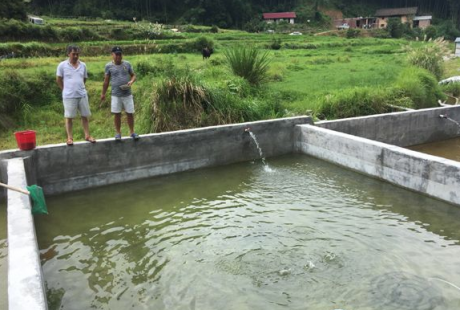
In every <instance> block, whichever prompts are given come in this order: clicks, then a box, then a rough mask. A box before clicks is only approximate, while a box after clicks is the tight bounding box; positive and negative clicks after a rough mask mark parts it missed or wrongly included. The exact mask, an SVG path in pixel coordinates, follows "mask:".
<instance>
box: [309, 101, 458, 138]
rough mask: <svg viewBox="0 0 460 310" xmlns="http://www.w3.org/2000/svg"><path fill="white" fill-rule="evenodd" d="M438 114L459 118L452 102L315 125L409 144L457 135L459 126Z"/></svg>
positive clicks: (365, 136) (456, 108) (359, 135)
mask: <svg viewBox="0 0 460 310" xmlns="http://www.w3.org/2000/svg"><path fill="white" fill-rule="evenodd" d="M440 114H443V115H444V114H447V116H448V117H450V118H452V119H454V120H456V121H457V122H460V106H453V107H447V108H434V109H425V110H417V111H409V112H396V113H389V114H378V115H371V116H364V117H354V118H346V119H340V120H336V121H323V122H317V123H316V125H317V126H319V127H323V128H328V129H332V130H335V131H340V132H343V133H347V134H351V135H355V136H358V137H363V138H367V139H372V140H375V141H380V142H385V143H388V144H394V145H397V146H410V145H417V144H424V143H428V142H434V141H440V140H445V139H449V138H453V137H455V136H458V135H460V128H459V127H458V126H457V125H456V124H454V123H453V122H451V121H449V120H447V119H443V118H440V117H439V115H440Z"/></svg>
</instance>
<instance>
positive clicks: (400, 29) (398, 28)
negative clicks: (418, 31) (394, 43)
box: [387, 17, 404, 39]
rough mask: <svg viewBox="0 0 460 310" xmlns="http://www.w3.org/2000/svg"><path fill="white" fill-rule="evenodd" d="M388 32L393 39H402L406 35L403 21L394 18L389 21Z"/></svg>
mask: <svg viewBox="0 0 460 310" xmlns="http://www.w3.org/2000/svg"><path fill="white" fill-rule="evenodd" d="M387 31H388V33H389V34H390V37H392V38H396V39H398V38H401V37H402V36H403V34H404V25H403V24H402V23H401V19H399V18H396V17H392V18H390V19H389V20H388V25H387Z"/></svg>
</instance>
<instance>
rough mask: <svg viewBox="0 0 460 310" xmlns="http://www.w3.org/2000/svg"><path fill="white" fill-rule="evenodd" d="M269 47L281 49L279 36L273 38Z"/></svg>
mask: <svg viewBox="0 0 460 310" xmlns="http://www.w3.org/2000/svg"><path fill="white" fill-rule="evenodd" d="M270 48H271V49H272V50H279V49H281V39H280V38H276V39H273V40H272V42H271V44H270Z"/></svg>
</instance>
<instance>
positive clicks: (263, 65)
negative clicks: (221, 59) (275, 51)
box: [224, 47, 270, 86]
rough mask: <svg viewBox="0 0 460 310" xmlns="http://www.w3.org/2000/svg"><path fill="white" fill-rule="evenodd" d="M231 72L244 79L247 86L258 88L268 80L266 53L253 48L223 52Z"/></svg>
mask: <svg viewBox="0 0 460 310" xmlns="http://www.w3.org/2000/svg"><path fill="white" fill-rule="evenodd" d="M224 55H225V58H226V60H227V64H228V66H229V67H230V69H231V70H232V72H233V73H234V74H235V75H237V76H241V77H242V78H245V79H246V80H247V81H248V82H249V84H251V85H254V86H258V85H260V84H262V83H263V82H265V81H267V79H268V65H269V64H270V59H269V58H268V52H264V53H262V52H261V51H260V50H258V49H257V48H254V47H236V48H232V49H228V50H225V51H224Z"/></svg>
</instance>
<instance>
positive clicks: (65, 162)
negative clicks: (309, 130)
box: [0, 117, 312, 194]
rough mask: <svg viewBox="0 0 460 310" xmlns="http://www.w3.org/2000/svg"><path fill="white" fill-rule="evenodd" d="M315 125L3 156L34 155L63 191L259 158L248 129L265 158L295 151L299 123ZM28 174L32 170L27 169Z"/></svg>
mask: <svg viewBox="0 0 460 310" xmlns="http://www.w3.org/2000/svg"><path fill="white" fill-rule="evenodd" d="M307 123H309V124H312V120H311V118H309V117H292V118H284V119H275V120H268V121H258V122H251V123H242V124H236V125H224V126H214V127H207V128H199V129H191V130H182V131H176V132H167V133H159V134H149V135H144V136H142V137H141V139H140V140H139V141H136V142H134V141H132V140H131V139H130V138H125V139H123V141H122V142H116V141H114V140H113V139H106V140H100V141H98V142H97V143H95V144H90V143H88V142H81V143H75V145H74V146H73V147H68V146H66V145H64V144H60V145H51V146H46V147H38V148H36V149H35V150H32V151H28V152H18V151H11V152H2V153H0V160H1V159H2V158H11V157H14V156H24V155H27V156H30V157H31V162H32V164H31V167H32V168H31V171H30V174H31V175H33V176H34V178H35V179H36V181H37V183H38V184H39V185H40V186H42V187H43V189H44V192H45V194H58V193H64V192H69V191H74V190H80V189H85V188H90V187H95V186H101V185H107V184H113V183H119V182H125V181H129V180H135V179H140V178H146V177H152V176H157V175H163V174H169V173H174V172H179V171H186V170H190V169H197V168H203V167H210V166H219V165H225V164H230V163H235V162H241V161H248V160H252V159H254V158H258V157H259V153H258V151H257V149H256V147H255V144H254V142H253V141H252V139H251V137H250V136H249V134H248V133H246V132H245V131H244V129H245V128H248V127H250V128H251V131H252V132H253V133H254V134H255V135H256V137H257V140H258V142H259V144H260V146H261V147H262V149H263V152H264V156H267V157H271V156H278V155H283V154H289V153H292V152H293V148H294V140H293V139H294V135H293V133H294V127H295V126H296V125H298V124H307ZM28 174H29V171H28Z"/></svg>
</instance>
